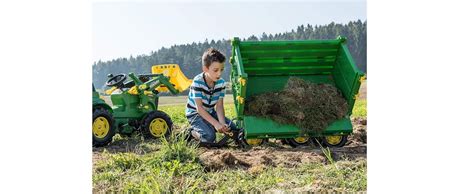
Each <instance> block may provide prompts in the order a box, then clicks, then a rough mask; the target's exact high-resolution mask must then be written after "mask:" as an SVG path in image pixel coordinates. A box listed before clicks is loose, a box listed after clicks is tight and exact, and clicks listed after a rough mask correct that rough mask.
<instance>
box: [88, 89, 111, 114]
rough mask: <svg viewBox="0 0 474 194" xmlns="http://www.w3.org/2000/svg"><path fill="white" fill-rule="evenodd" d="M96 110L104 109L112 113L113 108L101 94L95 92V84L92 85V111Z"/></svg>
mask: <svg viewBox="0 0 474 194" xmlns="http://www.w3.org/2000/svg"><path fill="white" fill-rule="evenodd" d="M96 108H104V109H106V110H108V111H109V112H111V113H112V108H111V107H110V106H109V105H108V104H107V103H105V101H104V100H102V99H101V98H100V95H99V92H97V91H96V90H95V87H94V84H92V110H95V109H96Z"/></svg>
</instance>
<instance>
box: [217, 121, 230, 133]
mask: <svg viewBox="0 0 474 194" xmlns="http://www.w3.org/2000/svg"><path fill="white" fill-rule="evenodd" d="M214 128H216V130H217V132H219V133H223V132H227V131H229V129H228V127H227V126H226V125H223V124H221V123H217V124H216V125H214Z"/></svg>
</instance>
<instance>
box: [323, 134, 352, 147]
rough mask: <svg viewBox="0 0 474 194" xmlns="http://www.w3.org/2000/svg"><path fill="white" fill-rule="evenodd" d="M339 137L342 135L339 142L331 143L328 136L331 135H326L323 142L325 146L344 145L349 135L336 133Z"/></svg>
mask: <svg viewBox="0 0 474 194" xmlns="http://www.w3.org/2000/svg"><path fill="white" fill-rule="evenodd" d="M335 136H338V137H341V139H340V141H339V142H338V143H331V142H330V141H328V137H330V136H325V137H322V138H321V143H322V145H323V146H325V147H343V146H344V145H346V143H347V135H342V136H341V135H335Z"/></svg>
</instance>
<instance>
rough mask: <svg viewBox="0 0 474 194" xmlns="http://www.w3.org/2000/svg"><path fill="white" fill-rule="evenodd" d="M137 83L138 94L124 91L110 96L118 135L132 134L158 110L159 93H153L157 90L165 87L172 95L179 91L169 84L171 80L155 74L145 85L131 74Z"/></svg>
mask: <svg viewBox="0 0 474 194" xmlns="http://www.w3.org/2000/svg"><path fill="white" fill-rule="evenodd" d="M128 77H130V78H131V79H132V80H133V82H134V83H135V86H136V89H137V93H136V94H130V93H129V90H131V89H132V88H129V89H126V90H123V91H122V93H120V94H112V95H110V99H111V101H112V104H113V106H112V111H113V117H114V119H115V122H114V126H115V129H116V132H117V133H122V134H130V133H132V132H133V130H134V129H137V128H138V126H139V124H140V123H141V120H142V119H143V118H144V117H145V116H146V114H148V113H149V112H151V111H154V110H158V100H159V96H158V92H157V91H155V92H152V91H154V90H155V88H157V87H160V86H165V87H167V88H168V89H169V91H170V92H171V93H172V94H177V93H178V91H177V90H176V89H175V88H174V87H173V84H171V83H170V82H169V78H168V77H166V76H164V75H162V74H154V75H153V76H152V78H151V79H150V80H149V81H147V82H145V83H143V82H142V81H140V80H139V79H138V78H137V77H136V76H135V74H134V73H129V74H128Z"/></svg>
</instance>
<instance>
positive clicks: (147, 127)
mask: <svg viewBox="0 0 474 194" xmlns="http://www.w3.org/2000/svg"><path fill="white" fill-rule="evenodd" d="M157 67H158V68H160V67H162V68H160V69H167V68H168V69H169V70H171V69H170V68H172V67H173V66H170V65H158V66H154V68H157ZM174 68H176V67H174ZM178 70H179V67H178ZM179 71H180V70H179ZM152 72H153V71H152ZM166 72H168V71H166ZM165 75H166V73H153V74H143V75H135V74H134V73H129V74H128V76H127V75H125V74H118V75H112V74H109V75H108V77H109V79H108V80H107V82H106V85H107V86H108V87H111V88H110V89H109V90H107V91H106V94H107V95H110V100H111V101H112V107H110V106H109V105H107V104H106V103H105V101H104V100H103V99H101V98H100V96H99V94H98V93H97V91H95V88H94V87H93V117H92V119H93V120H92V139H93V146H104V145H107V144H108V143H110V142H111V141H112V138H113V136H114V135H115V134H116V133H119V134H124V135H131V134H132V132H134V131H138V132H140V133H141V134H142V135H143V136H144V137H145V138H161V137H163V136H164V137H168V135H169V134H170V133H171V129H172V126H173V122H172V120H171V118H170V117H169V116H168V114H166V113H165V112H163V111H160V110H158V100H159V96H158V94H159V93H160V92H161V91H169V92H171V93H172V94H178V93H179V92H181V91H182V90H185V89H186V88H187V87H189V85H188V86H182V85H180V86H177V85H178V84H175V83H172V82H170V79H171V77H170V76H165ZM127 78H130V80H127ZM185 85H187V82H186V84H185Z"/></svg>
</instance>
